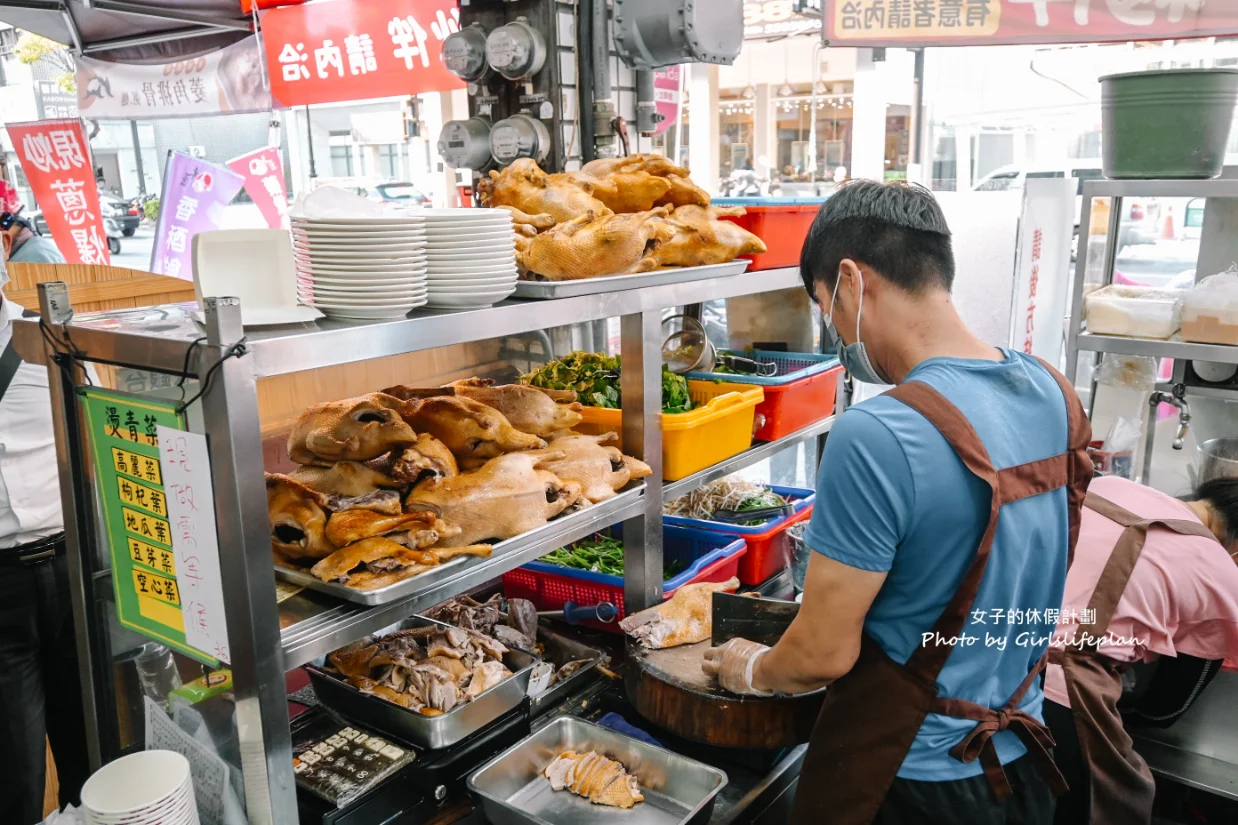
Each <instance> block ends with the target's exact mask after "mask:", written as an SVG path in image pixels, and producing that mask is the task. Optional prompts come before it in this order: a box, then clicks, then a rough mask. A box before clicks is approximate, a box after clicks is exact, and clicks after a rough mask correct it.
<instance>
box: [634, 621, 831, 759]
mask: <svg viewBox="0 0 1238 825" xmlns="http://www.w3.org/2000/svg"><path fill="white" fill-rule="evenodd" d="M709 648H710V643H709V642H700V643H698V644H694V645H683V646H681V647H673V648H669V649H667V650H644V649H643V648H640V647H639V645H637V644H636V643H635V642H632V641H629V642H628V659H627V666H626V668H625V675H624V687H625V688H626V690H627V694H628V701H629V702H631V703H632V706H633V707H634V708H636V712H637V713H639V714H640V715H641V716H643V717H644V718H646V719H648V720H649V721H650V722H652V723H653V724H655V725H657V726H658V727H660V728H663V729H664V730H667V731H670V732H671V733H673V734H675V735H677V736H681V737H683V738H684V739H689V740H691V741H693V742H701V743H703V744H706V745H714V746H716V747H722V748H756V749H761V750H774V749H777V748H785V747H790V746H793V745H798V744H802V743H804V742H807V741H808V737H809V735H810V734H811V732H812V726H813V725H814V724H815V723H816V721H817V716H818V715H819V714H820V713H821V703H822V702H823V701H825V691H824V690H821V691H817V692H815V693H809V694H804V695H802V696H775V697H769V698H759V697H752V696H743V697H741V696H736V695H735V694H733V693H727V692H726V691H724V690H722V689H721V688H719V687H718V686H717V684H716V683H714V680H713V679H712V678H710V677H709V676H707V675H705V672H704V671H702V670H701V662H702V661H703V660H704V658H705V651H706V650H709Z"/></svg>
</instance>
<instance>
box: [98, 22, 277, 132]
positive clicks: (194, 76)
mask: <svg viewBox="0 0 1238 825" xmlns="http://www.w3.org/2000/svg"><path fill="white" fill-rule="evenodd" d="M74 62H76V63H77V105H78V108H79V109H80V110H81V112H82V115H83V116H84V117H90V118H117V119H130V118H141V119H143V120H148V119H150V118H159V117H193V116H198V115H217V114H221V113H237V112H265V111H269V110H270V109H271V93H270V91H269V90H268V89H267V88H266V86H265V85H264V78H263V74H262V50H261V49H260V48H259V46H258V38H257V37H249V38H246V39H245V40H242V41H240V42H239V43H233V44H232V45H231V46H228V47H226V48H223V49H220V50H219V51H215V52H211V53H210V54H205V55H202V56H201V57H195V58H192V59H189V60H178V61H176V62H175V63H155V64H147V65H138V64H134V63H109V62H107V61H104V60H95V59H94V58H92V57H85V56H82V55H78V56H77V57H75V58H74Z"/></svg>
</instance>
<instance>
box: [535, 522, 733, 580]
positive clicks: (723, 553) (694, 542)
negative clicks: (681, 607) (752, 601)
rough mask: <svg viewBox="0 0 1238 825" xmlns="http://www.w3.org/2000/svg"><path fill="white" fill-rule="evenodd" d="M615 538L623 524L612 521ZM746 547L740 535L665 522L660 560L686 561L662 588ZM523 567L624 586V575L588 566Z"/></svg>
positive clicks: (610, 530)
mask: <svg viewBox="0 0 1238 825" xmlns="http://www.w3.org/2000/svg"><path fill="white" fill-rule="evenodd" d="M599 532H601V533H607V534H610V535H612V536H614V537H615V538H623V527H622V525H615V526H614V527H611V528H608V529H606V530H601V531H599ZM745 549H746V545H745V544H744V540H743V539H739V538H735V537H734V536H725V535H723V534H721V533H714V534H712V535H711V534H709V533H702V532H700V531H698V530H688V529H686V528H685V527H676V526H665V527H663V529H662V560H663V563H666V562H671V561H679V562H681V563H683V564H686V565H688V566H687V567H686V568H684V569H683V570H682V571H680V572H679V573H677V574H675V575H674V576H673V577H671V578H669V579H667V580H666V581H664V582H663V583H662V590H663V592H665V593H668V594H669V593H671V592H673V591H675V590H678V589H679V588H681V587H683V586H684V585H685V584H689V583H690V582H692V580H693V579H695V578H696V577H697V576H698V575H699V574H700V573H701V571H702V570H704V569H705V568H707V567H711V566H712V565H713V564H714V562H717V561H720V560H721V559H726V558H730V557H731V556H737V555H739V554H740V553H742V552H743V551H744V550H745ZM523 569H525V570H534V571H536V572H539V573H553V574H554V575H557V576H570V577H571V578H574V579H582V580H584V581H588V582H593V583H594V584H599V585H603V586H606V587H617V588H619V590H620V591H622V590H623V576H612V575H609V574H607V573H593V572H591V571H589V570H578V569H576V568H574V567H563V566H561V565H558V564H548V563H546V562H541V561H533V562H529V563H528V564H525V565H523Z"/></svg>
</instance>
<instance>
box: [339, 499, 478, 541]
mask: <svg viewBox="0 0 1238 825" xmlns="http://www.w3.org/2000/svg"><path fill="white" fill-rule="evenodd" d="M397 502H398V499H397ZM459 532H460V528H459V527H456V526H454V525H451V524H447V523H446V522H444V521H442V520H440V519H439V518H438V517H437V516H435V515H434V513H432V512H430V511H428V510H423V511H419V512H415V513H402V512H397V514H395V515H391V514H387V513H376V512H374V511H372V510H359V509H351V510H344V511H343V512H340V513H332V514H331V518H330V520H329V521H328V522H327V539H328V540H329V541H330V542H331V543H332V544H334V545H335V546H336V547H343V548H345V550H347V549H348V546H349V545H350V544H352V543H353V542H357V541H361V540H362V539H368V538H373V537H375V536H386V535H388V534H390V533H404V534H407V538H405V539H401V540H398V541H399V543H400V544H404V545H407V546H409V547H430V546H433V545H434V544H436V543H437V542H438V540H439V539H441V538H443V537H444V536H451V535H455V534H456V533H459Z"/></svg>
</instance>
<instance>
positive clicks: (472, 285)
mask: <svg viewBox="0 0 1238 825" xmlns="http://www.w3.org/2000/svg"><path fill="white" fill-rule="evenodd" d="M517 280H518V279H517V278H516V276H515V275H504V276H503V277H501V278H474V279H470V280H466V281H462V280H459V279H449V280H443V281H436V280H434V279H433V278H427V279H426V286H428V287H429V288H430V291H431V292H434V291H436V290H439V291H441V290H444V289H485V288H487V287H501V286H507V285H508V284H514V283H516V281H517Z"/></svg>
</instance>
